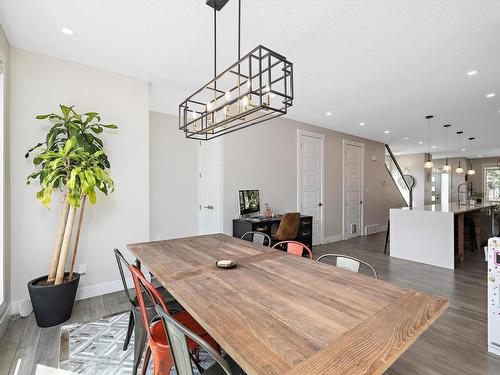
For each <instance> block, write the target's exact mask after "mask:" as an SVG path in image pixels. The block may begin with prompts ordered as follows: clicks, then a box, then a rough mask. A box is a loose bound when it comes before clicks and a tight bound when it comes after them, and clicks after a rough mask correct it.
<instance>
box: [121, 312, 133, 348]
mask: <svg viewBox="0 0 500 375" xmlns="http://www.w3.org/2000/svg"><path fill="white" fill-rule="evenodd" d="M134 322H135V321H134V313H133V312H132V310H130V316H129V318H128V328H127V336H126V337H125V341H124V342H123V351H125V350H127V348H128V344H129V343H130V338H131V337H132V331H133V329H134Z"/></svg>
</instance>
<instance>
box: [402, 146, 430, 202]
mask: <svg viewBox="0 0 500 375" xmlns="http://www.w3.org/2000/svg"><path fill="white" fill-rule="evenodd" d="M396 159H397V161H398V164H399V167H400V168H401V171H403V174H409V175H411V176H413V178H414V179H415V185H414V186H413V205H414V206H416V207H418V206H423V205H424V195H425V168H424V163H425V154H424V153H421V154H409V155H399V156H396ZM405 170H407V171H408V173H405Z"/></svg>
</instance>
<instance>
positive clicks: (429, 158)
mask: <svg viewBox="0 0 500 375" xmlns="http://www.w3.org/2000/svg"><path fill="white" fill-rule="evenodd" d="M433 118H434V116H433V115H427V116H425V119H426V120H427V123H428V124H427V132H428V133H427V159H426V161H425V164H424V168H427V169H428V168H432V167H434V163H433V162H432V155H431V120H432V119H433Z"/></svg>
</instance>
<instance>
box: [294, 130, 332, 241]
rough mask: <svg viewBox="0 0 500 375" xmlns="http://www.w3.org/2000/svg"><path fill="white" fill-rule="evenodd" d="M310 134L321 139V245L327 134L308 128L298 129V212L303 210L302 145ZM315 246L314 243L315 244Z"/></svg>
mask: <svg viewBox="0 0 500 375" xmlns="http://www.w3.org/2000/svg"><path fill="white" fill-rule="evenodd" d="M304 135H305V136H308V137H312V138H318V139H319V140H320V141H321V161H320V163H321V167H320V171H321V173H320V178H321V184H320V186H321V203H322V206H321V209H320V217H321V225H320V232H321V233H320V236H319V241H320V242H319V244H316V245H321V244H324V243H325V207H326V205H325V138H326V137H325V135H324V134H322V133H316V132H311V131H308V130H303V129H297V212H301V207H302V185H301V175H302V163H301V158H302V147H301V140H302V136H304ZM313 246H314V244H313Z"/></svg>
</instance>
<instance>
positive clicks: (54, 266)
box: [47, 194, 69, 284]
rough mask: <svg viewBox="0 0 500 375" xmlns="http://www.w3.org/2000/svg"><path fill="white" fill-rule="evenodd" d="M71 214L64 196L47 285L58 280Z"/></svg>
mask: <svg viewBox="0 0 500 375" xmlns="http://www.w3.org/2000/svg"><path fill="white" fill-rule="evenodd" d="M68 212H69V202H68V199H67V197H66V194H64V201H63V203H62V208H61V218H60V220H59V227H58V228H57V234H56V243H55V244H54V250H53V252H52V261H51V262H50V270H49V276H48V277H47V283H50V284H51V283H53V282H54V280H55V278H56V272H57V264H58V262H59V254H60V253H61V245H62V242H63V237H64V230H65V228H66V222H67V220H68Z"/></svg>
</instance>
